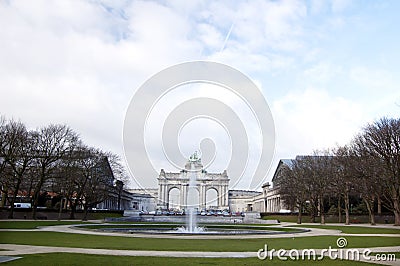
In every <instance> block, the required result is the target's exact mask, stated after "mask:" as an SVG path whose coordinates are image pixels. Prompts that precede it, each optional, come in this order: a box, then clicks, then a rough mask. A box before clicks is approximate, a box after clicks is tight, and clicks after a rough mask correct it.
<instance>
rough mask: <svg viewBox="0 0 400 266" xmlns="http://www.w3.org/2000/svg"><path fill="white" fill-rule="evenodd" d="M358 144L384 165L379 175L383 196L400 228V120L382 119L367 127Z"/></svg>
mask: <svg viewBox="0 0 400 266" xmlns="http://www.w3.org/2000/svg"><path fill="white" fill-rule="evenodd" d="M358 142H359V145H360V146H362V147H363V148H364V149H365V152H366V153H367V154H368V155H369V156H372V158H375V160H376V162H382V164H383V165H384V167H383V168H380V169H381V172H380V173H379V175H380V176H381V177H382V178H381V181H382V184H383V187H384V193H383V195H384V196H386V197H387V198H388V201H389V202H390V206H389V208H390V209H391V210H392V211H393V213H394V216H395V225H398V226H400V119H389V118H382V119H380V120H379V121H376V122H374V123H372V124H369V125H367V126H366V127H365V128H364V130H363V132H362V133H361V134H360V135H359V137H358Z"/></svg>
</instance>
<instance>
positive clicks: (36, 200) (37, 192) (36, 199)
mask: <svg viewBox="0 0 400 266" xmlns="http://www.w3.org/2000/svg"><path fill="white" fill-rule="evenodd" d="M43 182H44V178H43V177H41V178H40V180H39V182H38V184H37V185H36V187H35V191H34V192H33V206H32V219H34V220H36V213H37V206H38V204H39V196H40V189H41V188H42V185H43Z"/></svg>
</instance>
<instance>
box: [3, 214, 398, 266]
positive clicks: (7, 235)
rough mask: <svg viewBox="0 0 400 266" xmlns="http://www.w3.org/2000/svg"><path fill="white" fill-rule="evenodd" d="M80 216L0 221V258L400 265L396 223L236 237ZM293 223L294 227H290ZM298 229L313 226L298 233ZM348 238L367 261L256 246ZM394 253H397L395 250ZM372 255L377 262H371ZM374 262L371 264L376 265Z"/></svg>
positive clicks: (307, 245) (331, 243)
mask: <svg viewBox="0 0 400 266" xmlns="http://www.w3.org/2000/svg"><path fill="white" fill-rule="evenodd" d="M76 224H82V222H80V221H49V220H48V221H21V220H17V221H16V220H5V221H0V258H1V259H2V260H4V261H6V260H7V259H12V258H15V260H12V261H8V262H4V263H3V264H4V265H89V264H90V265H204V264H206V265H266V264H268V265H281V264H283V263H284V264H285V265H286V264H288V265H294V264H296V265H310V264H311V263H312V264H316V265H368V264H369V265H373V264H375V265H376V264H381V265H382V264H383V265H400V261H399V257H400V228H398V227H395V226H393V225H376V226H370V225H367V224H358V225H350V226H345V225H343V224H328V225H318V224H302V225H295V224H294V223H288V222H283V223H281V224H280V225H279V226H271V225H268V226H266V225H256V226H260V227H263V228H265V230H269V229H270V228H272V229H271V230H274V229H273V228H274V227H276V228H281V229H278V230H280V231H287V232H286V233H285V234H282V235H258V236H240V237H235V238H234V239H232V237H216V236H202V237H194V236H183V237H182V236H177V237H174V236H172V237H165V236H162V237H161V236H157V235H152V236H146V235H140V234H120V233H112V232H110V233H104V232H98V231H96V230H92V229H91V226H92V225H94V224H102V225H106V224H104V223H103V222H102V221H101V220H95V221H88V222H86V223H85V224H86V228H84V229H83V230H82V229H77V228H75V227H73V225H76ZM290 228H294V229H290ZM297 228H307V229H308V230H309V231H308V232H304V233H295V232H296V229H297ZM338 238H345V239H346V241H347V245H346V247H345V248H346V249H357V250H359V251H360V252H362V251H363V250H365V249H367V248H368V249H370V250H371V254H370V255H371V258H372V260H369V261H365V260H364V261H353V260H338V259H337V260H332V259H329V258H328V257H327V256H325V257H324V258H323V259H322V260H315V261H314V260H312V261H310V260H292V259H291V258H290V257H288V255H287V254H286V255H285V256H284V257H285V258H286V259H287V260H286V261H284V262H283V261H282V260H280V259H278V258H277V257H276V256H275V257H274V258H273V259H272V260H271V259H268V258H267V259H266V260H260V259H258V258H257V251H258V250H259V249H263V248H264V247H265V245H267V246H268V250H271V249H275V250H279V249H285V250H290V249H297V250H302V249H316V250H317V252H319V253H320V252H321V250H322V249H325V248H328V247H332V248H337V240H338ZM377 254H379V255H381V256H382V254H383V257H384V256H387V255H389V254H390V255H391V256H396V257H397V260H396V261H377V260H376V255H377ZM392 254H393V255H392ZM373 260H374V261H373ZM372 263H373V264H372Z"/></svg>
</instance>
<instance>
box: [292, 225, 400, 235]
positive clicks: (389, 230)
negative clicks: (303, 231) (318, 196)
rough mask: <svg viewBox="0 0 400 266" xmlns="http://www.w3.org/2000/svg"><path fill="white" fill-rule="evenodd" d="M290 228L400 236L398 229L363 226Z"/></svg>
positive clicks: (304, 226)
mask: <svg viewBox="0 0 400 266" xmlns="http://www.w3.org/2000/svg"><path fill="white" fill-rule="evenodd" d="M291 227H302V228H320V229H333V230H340V231H342V232H343V233H345V234H400V228H399V229H396V228H378V227H375V228H372V227H363V226H346V225H343V226H337V225H294V226H291Z"/></svg>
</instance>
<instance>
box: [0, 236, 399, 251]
mask: <svg viewBox="0 0 400 266" xmlns="http://www.w3.org/2000/svg"><path fill="white" fill-rule="evenodd" d="M346 238H347V241H348V246H347V247H349V248H352V247H360V248H363V247H372V246H375V247H376V246H397V245H399V243H400V238H397V237H362V236H359V237H358V236H351V237H346ZM336 239H337V237H336V236H315V237H295V238H273V239H159V238H135V237H119V236H98V235H83V234H68V233H56V232H0V243H7V244H26V245H39V246H55V247H81V248H107V249H128V250H129V249H131V250H177V251H256V250H258V249H260V248H262V247H263V246H264V244H268V246H269V247H271V248H275V249H279V248H285V249H291V248H297V249H302V248H328V247H329V246H332V247H335V246H336Z"/></svg>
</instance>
